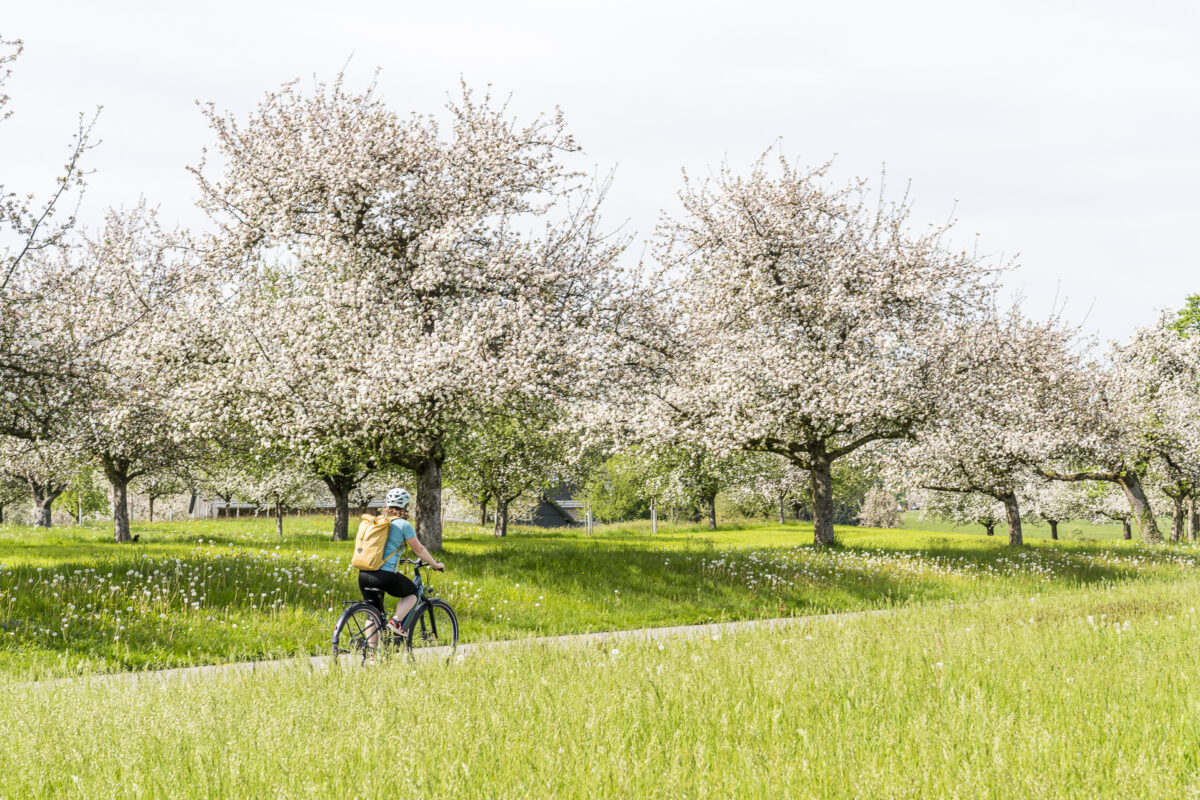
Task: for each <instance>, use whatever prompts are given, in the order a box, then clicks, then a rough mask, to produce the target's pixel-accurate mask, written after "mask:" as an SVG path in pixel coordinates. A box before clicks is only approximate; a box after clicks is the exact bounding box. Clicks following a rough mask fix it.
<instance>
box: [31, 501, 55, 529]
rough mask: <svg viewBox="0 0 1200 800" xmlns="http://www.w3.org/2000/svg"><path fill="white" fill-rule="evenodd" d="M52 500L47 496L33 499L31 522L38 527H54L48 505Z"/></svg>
mask: <svg viewBox="0 0 1200 800" xmlns="http://www.w3.org/2000/svg"><path fill="white" fill-rule="evenodd" d="M53 502H54V501H53V500H52V499H51V498H49V497H45V498H41V499H35V500H34V501H33V524H34V525H36V526H37V527H39V528H52V527H54V520H53V515H52V513H51V511H50V505H51V504H52V503H53Z"/></svg>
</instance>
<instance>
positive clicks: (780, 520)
mask: <svg viewBox="0 0 1200 800" xmlns="http://www.w3.org/2000/svg"><path fill="white" fill-rule="evenodd" d="M779 524H780V525H782V524H783V492H780V493H779Z"/></svg>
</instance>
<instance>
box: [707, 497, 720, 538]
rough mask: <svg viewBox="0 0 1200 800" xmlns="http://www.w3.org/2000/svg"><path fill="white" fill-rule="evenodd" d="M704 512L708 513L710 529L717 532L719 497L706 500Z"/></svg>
mask: <svg viewBox="0 0 1200 800" xmlns="http://www.w3.org/2000/svg"><path fill="white" fill-rule="evenodd" d="M704 510H705V511H707V512H708V527H709V528H710V529H712V530H714V531H715V530H716V529H717V496H716V495H715V494H710V495H709V496H708V497H706V498H704Z"/></svg>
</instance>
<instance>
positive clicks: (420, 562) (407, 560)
mask: <svg viewBox="0 0 1200 800" xmlns="http://www.w3.org/2000/svg"><path fill="white" fill-rule="evenodd" d="M400 560H401V561H404V562H405V563H408V564H412V565H413V566H414V567H418V568H420V567H430V568H432V567H433V565H432V564H430V563H429V562H428V561H424V560H422V559H420V558H403V559H400Z"/></svg>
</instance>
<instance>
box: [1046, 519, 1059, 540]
mask: <svg viewBox="0 0 1200 800" xmlns="http://www.w3.org/2000/svg"><path fill="white" fill-rule="evenodd" d="M1046 522H1049V523H1050V538H1051V539H1057V538H1058V520H1056V519H1048V520H1046Z"/></svg>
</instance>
